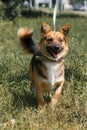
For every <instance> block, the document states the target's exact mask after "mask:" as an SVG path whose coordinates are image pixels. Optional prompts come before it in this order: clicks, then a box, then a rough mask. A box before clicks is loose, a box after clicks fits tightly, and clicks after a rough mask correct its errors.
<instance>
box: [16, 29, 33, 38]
mask: <svg viewBox="0 0 87 130" xmlns="http://www.w3.org/2000/svg"><path fill="white" fill-rule="evenodd" d="M32 34H33V30H32V29H29V28H27V27H24V28H20V29H19V30H18V32H17V35H18V37H19V38H24V37H31V36H32Z"/></svg>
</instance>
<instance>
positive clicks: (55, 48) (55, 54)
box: [47, 46, 61, 58]
mask: <svg viewBox="0 0 87 130" xmlns="http://www.w3.org/2000/svg"><path fill="white" fill-rule="evenodd" d="M47 51H48V52H49V53H50V55H51V56H52V57H54V58H57V57H58V54H59V53H60V51H61V49H60V47H59V46H52V47H51V46H47Z"/></svg>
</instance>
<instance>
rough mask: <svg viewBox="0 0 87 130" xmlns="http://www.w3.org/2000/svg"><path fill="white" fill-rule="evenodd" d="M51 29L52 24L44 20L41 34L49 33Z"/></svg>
mask: <svg viewBox="0 0 87 130" xmlns="http://www.w3.org/2000/svg"><path fill="white" fill-rule="evenodd" d="M50 31H51V28H50V26H49V25H48V24H47V23H46V22H43V23H42V25H41V36H42V35H44V34H47V33H48V32H50Z"/></svg>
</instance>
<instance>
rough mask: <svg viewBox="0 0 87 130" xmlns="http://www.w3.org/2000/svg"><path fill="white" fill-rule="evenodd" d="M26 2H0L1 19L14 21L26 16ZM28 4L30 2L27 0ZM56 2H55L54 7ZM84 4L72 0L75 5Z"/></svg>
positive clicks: (22, 0) (78, 0)
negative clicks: (24, 12)
mask: <svg viewBox="0 0 87 130" xmlns="http://www.w3.org/2000/svg"><path fill="white" fill-rule="evenodd" d="M24 1H25V0H14V1H13V0H0V19H10V20H11V19H14V18H15V17H16V16H21V15H26V14H23V13H22V12H23V9H24V6H23V3H24ZM27 1H28V2H29V1H30V0H27ZM55 2H56V0H53V7H54V4H55ZM78 2H83V0H70V3H71V4H72V5H73V4H74V3H78ZM32 4H33V5H34V0H32ZM25 9H26V10H27V11H30V10H31V9H30V7H29V8H25Z"/></svg>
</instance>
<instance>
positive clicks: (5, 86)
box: [0, 14, 87, 130]
mask: <svg viewBox="0 0 87 130" xmlns="http://www.w3.org/2000/svg"><path fill="white" fill-rule="evenodd" d="M33 15H34V14H33ZM42 21H46V22H48V23H49V24H50V26H51V27H52V28H53V23H52V17H51V16H49V15H46V14H45V15H44V14H42V15H41V14H40V15H39V14H38V15H37V17H32V16H30V17H28V18H26V17H20V18H16V19H14V20H13V21H8V20H7V21H4V20H0V130H86V128H87V122H86V121H87V116H86V115H87V101H86V99H87V96H86V91H87V78H86V77H87V51H86V50H87V17H85V16H84V17H82V16H78V15H75V14H74V15H73V14H71V15H70V14H61V15H59V16H58V17H57V25H56V26H57V27H58V28H59V27H61V26H62V25H64V24H66V23H69V24H70V25H71V31H70V33H69V48H70V52H69V55H68V56H67V57H66V63H65V66H66V71H65V72H66V73H65V84H64V87H63V92H62V94H61V96H60V99H59V102H58V104H57V107H56V110H55V111H54V112H53V113H52V112H50V111H49V110H48V109H47V108H46V109H45V110H44V111H43V112H40V110H38V109H37V108H36V106H37V100H36V96H35V94H34V93H32V92H31V91H30V89H29V84H30V79H29V77H28V70H29V62H30V59H31V57H32V56H30V55H27V54H25V53H23V51H22V50H21V48H20V47H19V46H18V39H17V30H18V28H20V27H21V26H29V27H30V28H33V29H34V35H33V37H34V40H35V42H36V43H38V42H39V39H40V37H39V35H40V25H41V22H42Z"/></svg>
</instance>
